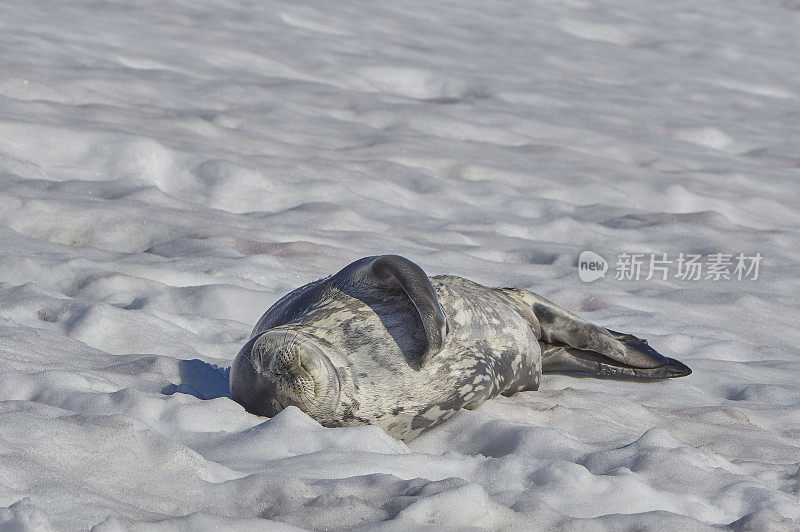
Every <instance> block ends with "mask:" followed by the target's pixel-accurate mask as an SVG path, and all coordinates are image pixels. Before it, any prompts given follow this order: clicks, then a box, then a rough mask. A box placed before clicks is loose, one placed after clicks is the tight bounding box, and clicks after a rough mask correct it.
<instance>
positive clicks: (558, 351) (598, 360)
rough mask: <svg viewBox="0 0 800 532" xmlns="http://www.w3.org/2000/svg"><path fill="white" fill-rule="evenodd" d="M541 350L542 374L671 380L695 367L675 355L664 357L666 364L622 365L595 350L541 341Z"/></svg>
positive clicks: (687, 373) (686, 373) (682, 375)
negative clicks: (647, 365) (641, 366)
mask: <svg viewBox="0 0 800 532" xmlns="http://www.w3.org/2000/svg"><path fill="white" fill-rule="evenodd" d="M539 345H540V347H541V349H542V373H556V372H567V373H572V372H578V373H590V374H592V375H599V376H602V377H633V378H637V379H670V378H673V377H684V376H686V375H689V374H690V373H691V372H692V370H691V369H689V367H688V366H686V365H685V364H683V363H681V362H679V361H677V360H675V359H674V358H669V357H664V359H665V360H666V361H667V363H666V364H664V365H663V366H659V367H655V368H635V367H633V366H628V365H623V364H620V363H619V362H617V361H616V360H613V359H611V358H609V357H605V356H603V355H600V354H598V353H595V352H593V351H586V350H582V349H576V348H574V347H569V346H563V345H552V344H547V343H544V342H539Z"/></svg>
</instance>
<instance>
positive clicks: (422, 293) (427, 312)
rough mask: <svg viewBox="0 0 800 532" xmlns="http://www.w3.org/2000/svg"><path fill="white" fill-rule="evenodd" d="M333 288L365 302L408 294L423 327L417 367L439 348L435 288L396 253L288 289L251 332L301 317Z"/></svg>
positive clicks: (442, 324) (440, 318) (441, 331)
mask: <svg viewBox="0 0 800 532" xmlns="http://www.w3.org/2000/svg"><path fill="white" fill-rule="evenodd" d="M336 291H341V292H344V293H346V294H348V295H350V296H352V297H355V298H357V299H361V300H363V301H365V302H366V303H367V304H370V303H371V302H380V301H382V300H384V299H386V298H390V297H403V298H408V299H409V300H410V301H411V302H412V303H413V304H414V308H416V311H417V313H418V314H419V318H420V320H421V321H422V326H423V327H424V329H425V337H426V345H425V347H424V349H421V352H420V353H419V354H418V356H419V367H420V368H421V367H422V366H423V365H424V364H425V363H426V362H427V361H428V360H430V359H431V357H433V356H434V355H435V354H436V353H438V352H439V351H441V350H442V346H444V343H445V340H446V339H447V319H446V317H445V314H444V311H442V307H441V305H439V298H438V297H437V295H436V290H434V288H433V285H432V284H431V281H430V279H429V278H428V276H427V275H426V274H425V272H424V271H422V268H420V267H419V266H417V265H416V264H414V263H413V262H411V261H410V260H408V259H406V258H403V257H400V256H398V255H378V256H374V257H364V258H363V259H359V260H357V261H355V262H353V263H351V264H348V265H347V266H345V267H344V268H342V269H341V270H340V271H339V272H338V273H336V274H335V275H333V276H331V277H326V278H324V279H320V280H318V281H314V282H312V283H309V284H307V285H305V286H301V287H300V288H298V289H296V290H294V291H293V292H290V293H289V294H287V295H285V296H284V297H282V298H281V299H280V300H278V302H277V303H275V304H274V305H272V307H270V308H269V309H268V310H267V312H265V313H264V315H263V316H262V317H261V319H260V320H258V323H257V324H256V326H255V328H254V329H253V333H252V334H251V336H253V335H255V334H257V333H258V332H263V331H265V330H267V329H272V328H274V327H278V326H280V325H284V324H287V323H291V322H293V321H297V320H299V319H302V317H303V315H304V314H305V313H306V312H308V311H309V309H312V308H314V307H315V306H317V305H319V304H320V303H321V302H323V301H325V300H326V298H328V297H329V296H330V295H331V293H332V292H336Z"/></svg>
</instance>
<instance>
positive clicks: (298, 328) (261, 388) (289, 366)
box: [230, 255, 690, 441]
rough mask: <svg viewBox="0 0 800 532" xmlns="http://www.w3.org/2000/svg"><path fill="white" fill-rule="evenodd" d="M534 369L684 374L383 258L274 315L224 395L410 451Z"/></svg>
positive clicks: (519, 300)
mask: <svg viewBox="0 0 800 532" xmlns="http://www.w3.org/2000/svg"><path fill="white" fill-rule="evenodd" d="M543 363H544V368H543ZM543 369H544V371H548V370H550V371H582V372H588V373H594V374H598V375H619V376H631V377H642V378H665V377H675V376H681V375H686V374H688V373H689V372H690V370H689V369H688V368H687V367H686V366H684V365H682V364H680V363H679V362H677V361H675V360H673V359H669V358H666V357H663V356H661V355H659V354H658V353H657V352H655V351H654V350H653V349H652V348H650V347H649V346H648V345H647V342H646V341H644V340H641V339H639V338H636V337H634V336H631V335H625V334H621V333H616V332H614V331H609V330H608V329H604V328H602V327H599V326H596V325H593V324H591V323H588V322H586V321H584V320H582V319H581V318H579V317H578V316H575V315H574V314H571V313H569V312H568V311H566V310H564V309H561V308H559V307H557V306H556V305H554V304H553V303H551V302H549V301H547V300H546V299H544V298H542V297H540V296H537V295H536V294H533V293H531V292H528V291H526V290H519V289H514V288H488V287H485V286H481V285H479V284H477V283H473V282H472V281H469V280H467V279H463V278H461V277H453V276H447V275H441V276H436V277H432V278H428V277H427V276H426V275H425V273H424V272H423V271H422V270H421V269H420V268H419V267H418V266H417V265H416V264H414V263H412V262H411V261H408V260H407V259H404V258H402V257H398V256H396V255H383V256H378V257H366V258H364V259H361V260H359V261H356V262H354V263H352V264H350V265H348V266H347V267H345V268H344V269H343V270H342V271H340V272H339V273H337V274H336V275H333V276H331V277H327V278H325V279H321V280H319V281H315V282H313V283H309V284H307V285H305V286H303V287H301V288H298V289H297V290H295V291H293V292H291V293H290V294H288V295H286V296H285V297H283V298H282V299H281V300H279V301H278V302H277V303H275V305H273V306H272V307H271V308H270V309H269V310H268V311H267V312H266V313H265V314H264V315H263V316H262V318H261V319H260V320H259V322H258V323H257V324H256V327H255V328H254V329H253V333H252V339H251V340H250V341H249V342H248V343H247V344H246V345H245V346H244V347H243V348H242V350H241V351H240V352H239V354H238V355H237V357H236V359H235V360H234V363H233V365H232V367H231V374H230V384H231V396H232V397H233V399H234V400H236V401H237V402H239V403H241V404H242V405H244V407H245V408H246V409H247V410H248V411H250V412H253V413H255V414H259V415H266V416H273V415H275V414H276V413H277V412H279V411H280V410H281V409H283V408H285V407H286V406H288V405H295V406H297V407H299V408H300V409H301V410H303V411H305V412H307V413H308V414H309V415H310V416H311V417H313V418H314V419H316V420H317V421H319V422H320V423H322V424H323V425H325V426H331V427H336V426H351V425H359V424H374V425H378V426H380V427H382V428H383V429H384V430H385V431H386V432H387V433H388V434H390V435H392V436H394V437H396V438H399V439H402V440H405V441H410V440H412V439H413V438H415V437H416V436H418V435H419V434H421V433H422V432H424V431H425V430H427V429H429V428H431V427H433V426H435V425H437V424H439V423H441V422H442V421H444V420H445V419H447V418H449V417H451V416H452V415H453V414H455V413H456V412H457V411H458V410H460V409H461V408H468V409H472V408H476V407H478V406H479V405H480V404H481V403H483V402H484V401H485V400H487V399H490V398H492V397H495V396H497V395H498V394H503V395H512V394H514V393H517V392H520V391H525V390H536V389H538V387H539V381H540V379H541V375H542V371H543Z"/></svg>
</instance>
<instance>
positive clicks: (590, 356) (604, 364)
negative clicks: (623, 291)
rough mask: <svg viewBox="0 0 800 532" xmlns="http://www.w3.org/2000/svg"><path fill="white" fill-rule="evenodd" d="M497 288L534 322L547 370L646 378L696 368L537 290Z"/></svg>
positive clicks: (685, 371)
mask: <svg viewBox="0 0 800 532" xmlns="http://www.w3.org/2000/svg"><path fill="white" fill-rule="evenodd" d="M498 292H499V293H500V294H501V295H502V296H504V297H505V298H507V301H509V302H510V303H512V304H513V305H514V306H515V307H516V308H517V311H518V312H519V313H520V315H521V316H522V317H524V318H525V319H526V320H527V321H528V322H529V323H530V325H531V329H532V330H533V332H534V334H535V335H536V338H537V339H538V340H539V344H540V346H541V348H542V371H546V372H553V371H580V372H584V373H592V374H594V375H603V376H619V377H637V378H646V379H666V378H670V377H683V376H685V375H689V374H690V373H691V372H692V370H690V369H689V368H688V367H687V366H686V365H684V364H682V363H681V362H678V361H677V360H675V359H673V358H668V357H665V356H664V355H662V354H661V353H659V352H658V351H656V350H655V349H653V348H652V347H650V345H649V344H648V343H647V340H643V339H641V338H637V337H636V336H633V335H632V334H625V333H620V332H616V331H611V330H609V329H606V328H604V327H600V326H599V325H595V324H594V323H590V322H588V321H586V320H584V319H583V318H581V317H579V316H576V315H575V314H573V313H571V312H569V311H568V310H565V309H563V308H561V307H559V306H558V305H556V304H554V303H552V302H550V301H548V300H547V299H545V298H543V297H541V296H539V295H536V294H534V293H533V292H529V291H527V290H520V289H515V288H501V289H498Z"/></svg>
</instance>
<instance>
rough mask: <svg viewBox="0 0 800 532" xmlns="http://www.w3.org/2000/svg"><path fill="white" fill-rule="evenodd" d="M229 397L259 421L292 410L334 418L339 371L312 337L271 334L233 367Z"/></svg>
mask: <svg viewBox="0 0 800 532" xmlns="http://www.w3.org/2000/svg"><path fill="white" fill-rule="evenodd" d="M230 385H231V398H232V399H233V400H234V401H236V402H237V403H240V404H241V405H242V406H244V407H245V409H246V410H247V411H248V412H250V413H252V414H257V415H259V416H269V417H272V416H274V415H275V414H277V413H278V412H280V411H281V410H283V409H284V408H286V407H287V406H289V405H294V406H296V407H298V408H299V409H300V410H303V411H304V412H306V413H307V414H308V415H309V416H311V417H313V418H314V419H317V420H324V419H332V418H333V417H334V414H335V410H336V408H337V406H338V405H339V393H340V387H341V385H340V382H339V375H338V373H337V371H336V368H335V367H334V366H333V364H332V363H331V361H330V359H329V358H328V356H327V355H325V353H324V352H323V349H322V346H321V344H320V342H319V341H318V340H317V339H316V338H314V337H313V336H311V335H309V334H306V333H302V332H298V331H293V330H288V329H280V328H276V329H271V330H269V331H267V332H265V333H262V334H259V335H257V336H255V337H254V338H253V339H251V340H250V341H249V342H247V343H246V344H245V345H244V347H242V349H241V351H239V354H238V355H236V359H235V360H234V361H233V365H232V366H231V374H230Z"/></svg>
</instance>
